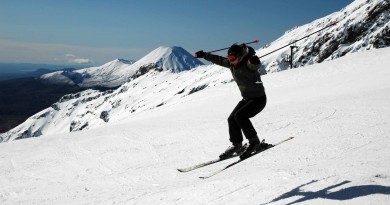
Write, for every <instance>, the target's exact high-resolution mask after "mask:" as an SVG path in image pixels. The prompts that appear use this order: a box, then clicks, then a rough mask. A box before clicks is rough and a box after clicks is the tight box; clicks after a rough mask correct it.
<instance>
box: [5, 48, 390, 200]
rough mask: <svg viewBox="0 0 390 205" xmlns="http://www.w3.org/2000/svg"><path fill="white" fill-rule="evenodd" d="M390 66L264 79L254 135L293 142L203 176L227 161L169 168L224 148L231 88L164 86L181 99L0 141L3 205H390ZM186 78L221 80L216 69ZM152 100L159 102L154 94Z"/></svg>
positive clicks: (344, 65) (374, 63)
mask: <svg viewBox="0 0 390 205" xmlns="http://www.w3.org/2000/svg"><path fill="white" fill-rule="evenodd" d="M389 57H390V48H382V49H374V50H370V51H364V52H358V53H354V54H350V55H347V56H344V57H341V58H338V59H336V60H332V61H327V62H323V63H321V64H314V65H310V66H305V67H302V68H299V69H292V70H287V71H283V72H278V73H273V74H269V75H265V76H263V77H262V79H263V82H264V85H265V88H266V92H267V96H268V105H267V106H266V108H265V110H264V111H263V112H262V113H260V114H259V115H257V116H256V117H255V118H253V119H252V121H253V123H254V125H255V127H256V128H257V131H258V133H259V136H260V138H264V139H266V141H267V142H269V143H275V142H278V141H280V140H282V139H285V138H288V137H295V138H294V139H293V140H291V141H288V142H286V143H284V144H282V145H280V146H277V147H275V148H272V149H270V150H268V151H266V152H264V153H261V154H259V155H256V156H254V157H252V158H250V159H248V160H246V161H244V162H242V163H240V164H238V165H236V166H234V167H232V168H230V169H228V170H225V171H224V172H222V173H219V174H218V175H216V176H214V177H212V178H209V179H200V178H199V177H200V176H205V175H207V174H209V173H210V172H212V171H214V170H217V169H219V168H221V167H223V166H226V164H228V163H230V162H232V161H234V160H235V159H231V160H227V161H224V162H221V163H218V164H214V165H211V166H208V167H205V168H202V169H199V170H195V171H192V172H188V173H180V172H178V171H177V170H176V169H177V168H183V167H186V166H190V165H193V164H196V163H199V162H203V161H207V160H210V159H213V158H215V157H217V156H218V155H219V154H220V153H221V152H222V151H224V150H225V148H226V147H227V146H228V145H229V141H228V129H227V121H226V118H227V116H228V115H229V113H230V111H231V110H232V109H233V107H234V106H235V104H236V103H237V102H238V101H239V100H240V94H239V92H238V88H237V87H236V85H235V83H234V82H230V81H227V82H225V83H216V84H215V86H210V87H208V88H207V89H204V90H201V91H200V92H199V91H198V92H193V93H192V94H189V93H190V90H188V89H186V86H190V85H193V84H194V83H193V82H195V81H193V82H192V84H191V82H189V83H188V84H187V85H182V87H180V86H179V85H174V84H172V85H171V86H168V87H173V88H172V92H174V93H181V94H178V97H177V98H170V99H171V100H172V102H171V103H166V104H165V105H162V106H157V107H155V108H154V109H143V110H142V111H139V112H134V113H132V114H130V113H129V112H128V110H122V111H120V110H118V112H123V113H124V114H122V115H118V116H121V119H120V120H112V121H113V122H108V123H104V124H102V125H100V126H97V127H94V128H90V129H85V130H82V131H79V132H71V133H62V134H61V133H58V134H56V133H55V132H53V133H50V134H47V135H43V136H41V137H38V138H28V139H23V140H17V141H12V142H8V143H1V144H0V162H1V164H0V175H1V177H0V185H1V186H0V203H1V204H5V205H8V204H223V205H225V204H254V205H259V204H353V205H355V204H375V205H378V204H379V205H380V204H383V205H385V204H388V203H389V201H390V166H389V165H390V106H389V102H390V81H389V79H390V69H389V68H390V63H389V62H390V61H389V60H388V59H389ZM220 69H222V68H220ZM187 72H188V73H191V72H217V73H210V75H217V76H219V75H222V76H224V75H227V76H228V75H229V73H228V71H227V72H226V73H225V72H223V71H221V70H218V69H217V68H215V67H210V68H209V69H206V68H201V69H195V71H187ZM219 72H222V73H219ZM224 73H225V74H224ZM150 75H151V74H150ZM162 75H166V76H165V77H164V79H166V78H169V79H170V80H172V79H175V77H173V76H174V75H173V74H168V73H165V74H164V73H163V74H162ZM171 75H172V76H171ZM141 78H142V77H141ZM156 78H159V77H158V76H156ZM161 79H163V77H161ZM226 79H228V77H226ZM221 80H223V79H221ZM137 82H138V83H140V84H141V83H144V82H142V81H141V79H140V80H139V81H137ZM169 82H170V81H167V82H165V81H162V82H161V84H164V83H168V84H169ZM131 83H136V82H130V83H129V84H127V85H124V86H127V87H128V88H129V89H130V87H131V86H132V85H133V84H131ZM207 84H208V85H210V84H212V83H211V82H208V83H207ZM193 87H197V86H195V85H194V86H193ZM163 88H165V87H164V86H162V88H160V89H163ZM188 88H190V87H188ZM145 89H149V88H145ZM176 91H180V92H176ZM181 91H182V92H181ZM124 93H126V92H123V93H116V94H117V95H121V94H122V95H123V94H124ZM113 94H114V93H111V94H110V95H113ZM155 94H156V93H155ZM165 94H167V93H165ZM185 94H186V96H185V97H184V96H181V95H185ZM150 95H154V94H153V92H152V90H151V92H150ZM173 96H174V95H173ZM69 100H72V99H69ZM157 101H158V102H165V101H164V99H163V98H160V97H159V95H158V94H156V100H155V102H157ZM91 102H92V101H91ZM80 103H81V102H80ZM123 103H125V102H123ZM98 105H99V104H94V105H92V104H91V106H98ZM90 114H91V113H90ZM91 115H93V114H91ZM126 116H127V117H126ZM58 123H59V124H61V122H58Z"/></svg>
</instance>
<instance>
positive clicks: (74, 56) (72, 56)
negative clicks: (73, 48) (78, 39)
mask: <svg viewBox="0 0 390 205" xmlns="http://www.w3.org/2000/svg"><path fill="white" fill-rule="evenodd" d="M65 56H66V57H68V58H76V55H73V54H66V55H65Z"/></svg>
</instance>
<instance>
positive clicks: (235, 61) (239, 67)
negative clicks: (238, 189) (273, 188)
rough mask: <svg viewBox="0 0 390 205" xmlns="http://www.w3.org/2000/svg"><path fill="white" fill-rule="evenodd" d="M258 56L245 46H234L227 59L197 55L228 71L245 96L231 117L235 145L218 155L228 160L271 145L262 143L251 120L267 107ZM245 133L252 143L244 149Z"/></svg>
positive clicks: (201, 53) (231, 138)
mask: <svg viewBox="0 0 390 205" xmlns="http://www.w3.org/2000/svg"><path fill="white" fill-rule="evenodd" d="M255 54H256V52H255V50H254V49H253V48H252V47H249V46H246V45H245V44H240V45H238V44H233V45H232V46H231V47H230V48H229V49H228V53H227V58H225V57H221V56H218V55H214V54H211V53H207V52H204V51H203V50H201V51H198V52H196V53H195V57H196V58H204V59H205V60H207V61H210V62H212V63H215V64H217V65H220V66H223V67H227V68H229V69H230V71H231V73H232V75H233V78H234V80H235V81H236V83H237V85H238V88H239V90H240V92H241V96H242V97H243V99H242V100H241V101H240V102H239V103H238V104H237V106H236V107H235V108H234V109H233V111H232V113H231V114H230V116H229V118H228V124H229V136H230V142H231V143H232V145H231V146H229V147H228V148H227V149H226V151H225V152H224V153H222V154H221V155H220V156H219V158H220V159H226V158H229V157H231V156H232V155H233V154H234V153H237V154H238V155H240V158H241V159H245V158H247V157H249V156H250V155H251V154H252V153H253V152H255V151H257V150H260V149H261V148H263V147H266V146H268V145H269V144H266V143H264V141H263V142H260V140H259V137H258V136H257V132H256V130H255V128H254V127H253V125H252V123H251V121H250V120H249V118H252V117H254V116H256V115H257V114H258V113H260V112H261V111H262V110H263V109H264V107H265V105H266V104H267V97H266V94H265V91H264V86H263V82H262V81H261V78H260V73H259V71H258V70H259V68H260V65H261V62H260V59H259V57H257V56H256V55H255ZM242 132H243V133H244V135H245V137H246V138H247V139H248V141H249V146H248V147H247V148H246V149H245V150H244V148H243V145H242V141H243V135H242Z"/></svg>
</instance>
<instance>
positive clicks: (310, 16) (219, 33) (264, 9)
mask: <svg viewBox="0 0 390 205" xmlns="http://www.w3.org/2000/svg"><path fill="white" fill-rule="evenodd" d="M351 2H352V0H326V1H316V0H241V1H239V0H192V1H188V0H165V1H164V0H112V1H108V0H105V1H104V0H100V1H99V0H2V1H1V2H0V62H23V63H47V64H74V63H89V64H90V65H101V64H103V63H106V62H108V61H111V60H114V59H116V58H125V59H133V60H137V59H139V58H141V57H142V56H144V55H146V54H147V53H149V52H150V51H152V50H153V49H155V48H157V47H159V46H181V47H183V48H184V49H186V50H188V51H189V52H191V53H193V52H195V51H197V50H205V51H207V50H214V49H218V48H223V47H227V46H229V45H231V44H232V43H235V42H248V41H252V40H255V39H257V38H258V39H259V40H260V44H259V45H255V46H254V47H255V48H260V47H261V46H263V45H265V44H267V43H270V42H272V41H273V40H275V39H277V38H278V37H280V36H281V35H283V33H284V32H285V31H286V30H289V29H291V28H293V27H295V26H300V25H303V24H306V23H310V22H311V21H313V20H316V19H318V18H321V17H324V16H326V15H328V14H331V13H333V12H336V11H339V10H341V9H342V8H343V7H345V6H347V5H348V4H350V3H351Z"/></svg>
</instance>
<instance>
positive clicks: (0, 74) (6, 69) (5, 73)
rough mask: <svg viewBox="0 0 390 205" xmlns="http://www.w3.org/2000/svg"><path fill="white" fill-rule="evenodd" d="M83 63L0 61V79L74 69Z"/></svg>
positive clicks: (80, 66) (81, 66)
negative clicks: (58, 63)
mask: <svg viewBox="0 0 390 205" xmlns="http://www.w3.org/2000/svg"><path fill="white" fill-rule="evenodd" d="M81 68H85V65H48V64H34V63H2V62H0V81H2V80H10V79H15V78H26V77H39V76H41V75H43V74H46V73H51V72H54V71H59V70H76V69H81Z"/></svg>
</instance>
